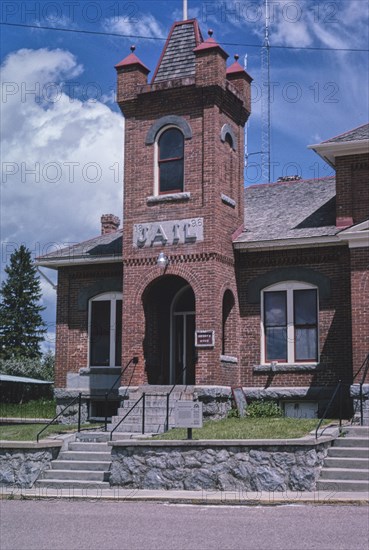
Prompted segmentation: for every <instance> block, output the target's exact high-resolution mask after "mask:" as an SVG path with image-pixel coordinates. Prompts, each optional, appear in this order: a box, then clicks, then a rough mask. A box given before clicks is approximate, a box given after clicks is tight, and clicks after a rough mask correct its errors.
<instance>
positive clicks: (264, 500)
mask: <svg viewBox="0 0 369 550" xmlns="http://www.w3.org/2000/svg"><path fill="white" fill-rule="evenodd" d="M0 499H19V500H25V499H28V500H37V499H47V500H54V499H67V500H89V501H95V500H96V501H101V500H107V501H120V502H166V503H171V504H198V505H239V506H240V505H242V506H267V505H271V506H276V505H283V504H296V505H298V504H300V505H301V504H314V505H368V504H369V495H368V493H366V492H362V493H360V492H334V491H313V492H293V491H287V492H267V491H264V492H248V491H246V490H241V489H240V490H234V491H232V490H230V491H211V490H206V489H203V490H200V491H163V490H148V489H123V488H122V487H112V488H108V489H102V488H101V487H98V486H97V485H96V486H94V485H93V484H91V485H90V486H88V487H86V488H83V489H81V488H74V487H64V488H60V489H55V488H51V487H42V488H41V487H37V488H31V489H25V488H21V487H14V486H5V485H3V486H0Z"/></svg>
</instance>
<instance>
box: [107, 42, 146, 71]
mask: <svg viewBox="0 0 369 550" xmlns="http://www.w3.org/2000/svg"><path fill="white" fill-rule="evenodd" d="M135 49H136V46H131V53H130V54H129V55H127V57H125V58H124V59H122V61H120V62H119V63H118V64H117V65H115V68H116V69H121V68H122V67H129V66H133V65H137V66H139V67H141V68H142V69H143V70H144V71H147V72H148V73H149V72H150V69H148V68H147V67H146V65H144V64H143V63H142V61H141V59H139V58H138V57H137V55H136V54H135V53H134V51H135Z"/></svg>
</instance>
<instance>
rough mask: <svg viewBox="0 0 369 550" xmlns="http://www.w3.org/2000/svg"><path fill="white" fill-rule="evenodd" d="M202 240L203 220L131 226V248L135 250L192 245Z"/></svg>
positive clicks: (194, 219) (191, 219)
mask: <svg viewBox="0 0 369 550" xmlns="http://www.w3.org/2000/svg"><path fill="white" fill-rule="evenodd" d="M203 240H204V219H203V218H188V219H185V220H169V221H162V222H149V223H136V224H134V226H133V246H134V247H135V248H147V247H153V246H165V245H176V244H191V243H192V244H193V243H196V242H199V241H203Z"/></svg>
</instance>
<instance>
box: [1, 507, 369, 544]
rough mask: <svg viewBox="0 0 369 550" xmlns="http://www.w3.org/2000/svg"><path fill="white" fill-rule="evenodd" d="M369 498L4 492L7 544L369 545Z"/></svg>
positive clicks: (3, 528) (3, 525)
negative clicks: (211, 501)
mask: <svg viewBox="0 0 369 550" xmlns="http://www.w3.org/2000/svg"><path fill="white" fill-rule="evenodd" d="M368 510H369V509H368V507H367V506H352V505H347V506H333V505H326V506H314V505H301V504H292V505H291V504H289V505H281V506H240V505H233V506H229V505H220V504H218V505H217V506H212V505H205V506H204V505H196V506H195V505H191V504H166V503H161V502H155V503H154V502H122V501H119V500H116V501H113V502H107V501H102V500H95V501H88V500H83V501H80V502H77V501H68V500H60V499H58V500H47V499H44V500H6V499H4V500H2V501H1V502H0V512H1V529H0V536H1V539H0V548H1V550H23V549H24V550H36V549H37V550H51V549H52V550H67V549H68V550H74V549H76V550H77V549H78V550H102V549H104V550H115V549H119V550H136V549H137V550H141V549H145V550H172V549H173V550H197V549H201V550H207V549H209V550H210V549H211V550H217V549H222V550H305V549H306V550H315V549H319V550H320V549H321V550H367V549H368V538H369V520H368V517H369V516H368Z"/></svg>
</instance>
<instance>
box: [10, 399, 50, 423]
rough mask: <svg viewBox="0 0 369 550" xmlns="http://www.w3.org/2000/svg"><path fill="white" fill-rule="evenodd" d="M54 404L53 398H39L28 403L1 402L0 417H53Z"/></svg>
mask: <svg viewBox="0 0 369 550" xmlns="http://www.w3.org/2000/svg"><path fill="white" fill-rule="evenodd" d="M55 408H56V404H55V401H54V400H53V399H51V400H48V399H39V400H37V401H28V403H22V404H21V405H19V404H17V403H1V405H0V417H2V418H50V420H51V419H52V418H54V416H55Z"/></svg>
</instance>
